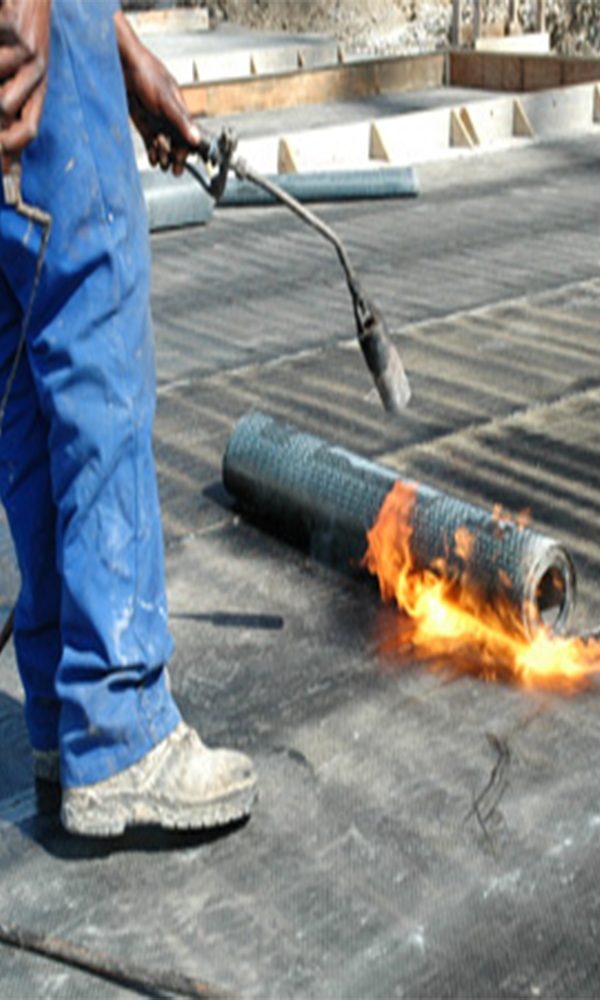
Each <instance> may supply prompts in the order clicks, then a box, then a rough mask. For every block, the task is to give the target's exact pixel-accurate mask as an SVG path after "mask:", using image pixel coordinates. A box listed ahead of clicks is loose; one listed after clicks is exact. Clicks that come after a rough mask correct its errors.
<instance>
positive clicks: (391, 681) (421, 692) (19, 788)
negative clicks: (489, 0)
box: [0, 135, 600, 998]
mask: <svg viewBox="0 0 600 1000" xmlns="http://www.w3.org/2000/svg"><path fill="white" fill-rule="evenodd" d="M599 165H600V144H599V141H598V139H597V138H596V137H595V136H594V135H590V136H588V137H581V138H573V139H569V140H568V141H562V142H557V143H555V144H552V145H548V144H546V145H533V146H530V147H528V148H526V149H522V150H518V151H509V152H504V153H495V154H489V155H481V156H471V157H470V158H465V159H456V160H453V161H452V162H450V161H448V162H444V163H438V164H431V165H429V166H427V167H423V168H421V169H420V171H419V173H420V181H421V194H420V196H419V197H418V198H416V199H410V200H407V199H402V200H398V201H395V202H388V201H386V202H357V203H348V204H343V205H339V204H338V205H335V206H323V207H322V208H321V214H322V216H323V218H324V219H325V220H326V221H327V222H329V223H330V224H332V225H333V226H334V227H335V228H336V230H337V231H338V232H339V234H340V235H341V236H342V237H343V239H344V241H345V242H346V245H347V248H348V251H349V253H350V256H351V258H352V261H353V263H354V265H355V267H356V269H357V271H358V273H359V274H360V276H361V278H362V279H363V280H364V285H365V288H366V289H367V290H368V292H369V293H370V294H371V295H372V296H373V298H374V299H375V300H376V302H377V303H378V304H379V306H380V307H381V309H382V311H383V313H384V315H385V316H386V319H387V322H388V326H389V327H390V329H391V330H392V331H394V333H395V340H396V343H397V345H398V347H399V349H400V351H401V354H402V357H403V359H404V361H405V364H406V367H407V369H408V372H409V374H410V377H411V382H412V387H413V394H414V395H413V400H412V403H411V406H410V409H409V411H408V412H407V413H406V415H405V416H402V417H401V418H395V419H391V418H389V417H387V416H386V415H385V414H384V412H383V410H382V408H381V406H380V404H379V401H378V399H377V398H376V397H375V394H374V391H373V388H372V383H371V380H370V377H369V375H368V372H367V370H366V368H365V366H364V363H363V361H362V358H361V355H360V353H359V350H358V347H357V346H356V343H355V337H354V332H353V317H352V313H351V308H350V300H349V297H348V294H347V291H346V288H345V285H344V281H343V276H342V272H341V270H340V268H339V264H338V262H337V260H336V258H335V255H334V254H333V252H332V251H331V249H330V248H328V247H327V246H326V245H325V244H324V243H322V241H320V240H319V239H318V237H316V236H314V235H313V234H312V232H311V231H309V230H308V229H306V228H303V227H302V226H301V224H300V223H298V222H297V221H296V220H295V219H294V218H292V216H291V215H289V214H287V213H285V212H284V211H282V210H279V209H235V210H234V209H230V210H225V209H223V210H220V211H217V213H216V214H215V217H214V219H213V220H212V222H211V223H210V224H209V225H208V226H206V227H203V228H199V229H195V230H181V231H177V232H173V233H167V234H161V235H158V236H155V237H154V238H153V260H154V277H153V308H154V318H155V327H156V346H157V366H158V387H159V397H158V411H157V421H156V457H157V464H158V470H159V477H160V489H161V496H162V502H163V515H164V526H165V535H166V541H167V570H168V581H169V600H170V606H171V614H172V629H173V634H174V638H175V642H176V654H175V657H174V659H173V663H172V667H171V673H172V682H173V688H174V691H175V694H176V696H177V698H178V701H179V703H180V705H181V707H182V710H183V712H184V715H185V717H186V718H187V720H188V721H189V722H191V723H192V724H194V725H196V726H198V728H199V730H200V731H201V733H202V735H203V737H204V738H205V739H206V741H207V742H209V743H212V744H214V743H217V742H222V743H227V744H230V745H236V746H238V747H240V748H241V749H243V750H245V751H247V752H249V753H251V754H252V756H253V757H254V759H255V761H256V764H257V767H258V770H259V773H260V781H261V797H260V799H259V801H258V804H257V806H256V809H255V813H254V815H253V817H252V819H251V821H250V822H249V823H248V824H247V825H246V826H245V827H243V828H242V829H239V830H237V831H235V832H233V833H231V834H230V835H228V836H222V837H216V838H207V837H197V836H191V835H190V836H178V837H176V838H174V839H173V838H171V839H167V838H164V837H162V836H160V835H157V834H152V833H147V834H146V833H145V834H141V833H136V834H135V835H134V834H131V835H128V836H127V837H126V839H125V841H124V842H120V843H119V842H108V843H101V844H94V843H91V844H86V843H83V842H78V841H74V840H72V839H70V838H69V837H68V836H67V835H66V834H64V833H63V832H62V831H61V828H60V825H59V822H58V819H57V817H56V815H55V813H52V812H49V813H44V814H41V815H40V814H38V813H36V801H35V795H34V789H33V784H32V781H31V778H30V775H29V767H30V763H29V758H28V751H27V739H26V734H25V728H24V724H23V721H22V715H21V702H22V695H21V692H20V688H19V684H18V680H17V678H16V670H15V666H14V657H13V653H12V649H11V648H9V649H7V650H6V651H5V652H4V653H3V655H2V661H3V668H2V674H1V681H0V719H1V720H2V725H1V726H0V741H1V746H0V753H1V754H2V760H3V765H2V776H1V778H0V885H1V888H2V892H1V898H2V904H1V906H0V922H1V921H3V920H4V921H10V922H12V923H15V924H20V925H24V926H27V927H30V928H32V929H34V930H36V931H38V932H44V933H52V934H54V935H56V936H58V937H62V938H65V939H68V940H70V941H72V942H75V943H77V944H82V945H85V946H87V947H89V948H93V949H97V950H100V951H103V952H105V953H108V954H112V955H115V956H119V957H122V958H128V959H130V960H135V961H136V962H138V963H146V964H147V966H148V967H151V968H152V967H154V968H156V967H168V968H177V969H179V970H180V971H181V972H185V973H187V974H188V975H192V976H194V977H196V978H197V979H199V980H209V981H211V982H214V983H216V984H218V985H219V986H221V987H222V988H224V989H228V990H231V991H233V992H234V993H237V994H238V995H241V996H244V997H282V998H283V997H296V998H299V997H392V996H423V997H424V996H428V997H429V996H430V997H445V996H448V997H450V996H463V997H498V996H505V997H514V996H528V997H529V996H553V997H569V996H575V995H578V996H583V995H595V994H596V993H597V992H598V988H599V986H600V969H599V959H598V955H599V953H600V940H599V938H600V930H599V926H600V925H599V913H600V869H599V867H598V864H597V856H598V846H599V842H600V841H599V838H600V807H599V805H598V787H599V782H598V778H597V774H598V773H599V770H600V727H599V726H598V707H599V706H598V693H597V691H596V690H594V689H591V690H588V691H587V692H585V693H583V694H579V695H577V696H571V697H566V696H564V695H561V694H557V693H549V692H547V691H545V692H543V691H542V692H535V691H531V690H523V689H521V688H519V687H518V686H510V685H506V684H489V683H485V682H483V681H482V680H480V679H478V678H477V677H476V676H464V677H462V678H459V679H456V677H455V674H454V671H453V670H451V669H450V668H449V666H448V665H446V666H443V665H442V666H441V667H440V665H439V664H435V663H430V662H418V661H417V659H416V658H415V657H413V656H412V655H411V652H410V650H404V652H402V651H400V652H396V653H393V654H390V653H389V652H388V653H386V652H385V646H386V638H388V637H389V635H390V634H391V633H393V630H394V625H395V614H394V612H393V611H392V610H391V609H389V608H383V607H382V606H381V604H380V602H379V598H378V596H377V593H376V591H375V589H374V588H373V587H370V586H369V585H368V584H366V585H365V584H361V583H358V582H357V581H356V580H354V579H352V578H349V577H346V576H345V575H343V574H341V573H339V572H336V571H334V570H332V569H329V568H328V567H326V566H323V565H320V564H318V563H316V562H314V561H311V560H310V559H309V558H308V557H307V556H306V554H305V553H303V552H300V551H297V550H295V549H293V548H291V547H289V546H286V545H285V544H284V543H283V542H281V541H278V540H276V539H275V538H272V537H270V536H269V535H267V534H265V533H264V532H261V531H260V530H259V529H258V528H257V527H254V526H252V525H250V524H248V523H246V522H245V521H244V519H243V518H240V517H239V515H238V514H237V513H236V511H235V510H234V509H232V505H231V501H230V500H229V498H228V497H227V496H226V494H225V493H224V491H223V488H222V487H221V485H220V463H221V457H222V454H223V450H224V447H225V444H226V442H227V439H228V436H229V434H230V432H231V430H232V429H233V426H234V424H235V421H236V420H237V418H238V417H239V416H241V415H242V414H243V413H244V412H246V411H247V410H248V409H251V408H260V409H263V410H266V411H267V412H269V413H271V414H273V415H275V416H279V417H283V418H285V419H288V420H290V421H292V422H293V423H295V424H296V425H298V426H299V427H301V428H303V429H305V430H310V431H315V432H317V433H319V434H320V435H322V436H324V437H326V438H328V439H329V440H331V441H335V442H338V443H340V444H343V445H344V446H346V447H348V448H351V449H353V450H355V451H357V452H359V453H361V454H364V455H366V456H369V457H372V458H376V459H380V460H382V461H385V462H388V463H390V464H392V465H394V466H395V467H396V468H399V469H401V470H403V471H405V472H407V473H408V474H410V475H411V476H416V477H419V478H421V479H423V480H424V481H426V482H431V483H432V484H433V485H435V486H438V487H441V488H444V489H447V490H449V491H451V492H455V493H457V494H459V495H461V496H464V497H466V498H468V499H471V500H474V501H476V502H478V503H484V504H486V505H488V506H491V505H493V504H494V503H497V502H499V503H501V504H503V506H504V507H505V508H507V509H508V510H509V511H513V512H518V511H520V510H522V509H523V508H530V510H531V514H532V519H533V523H534V525H535V526H536V527H539V528H541V529H542V530H544V531H547V532H548V533H550V534H552V535H554V536H555V537H557V538H559V539H560V540H561V541H563V542H564V543H565V544H566V545H567V547H568V548H569V549H570V551H571V552H572V554H573V556H574V558H575V561H576V565H577V569H578V575H579V584H580V586H579V601H578V612H577V621H576V624H577V625H579V626H581V627H586V626H588V625H590V624H593V623H594V622H596V621H598V619H599V618H600V598H599V597H598V577H599V567H600V547H599V543H598V525H599V523H600V492H599V489H598V487H599V486H600V472H599V471H598V470H599V458H600V441H599V434H598V425H599V419H598V418H599V414H600V367H599V360H600V338H599V334H598V329H599V320H598V317H599V314H600V277H599V270H598V268H599V262H600V224H599V219H600V185H599V184H598V177H599ZM4 562H5V563H6V572H5V575H4V580H5V591H6V593H5V600H6V601H7V602H9V601H10V599H11V597H12V596H13V592H14V583H15V579H14V570H13V571H11V568H10V565H9V561H8V558H7V557H5V559H4ZM11 588H12V589H11ZM475 805H477V808H474V806H475ZM0 993H1V994H2V995H4V996H20V995H23V996H24V995H27V996H36V997H37V996H39V997H50V996H61V997H75V996H100V995H102V996H117V995H119V996H125V995H128V993H127V990H126V989H125V988H120V987H113V986H109V985H106V984H104V983H102V982H100V981H98V980H97V979H92V978H91V977H87V976H84V975H83V974H82V973H79V972H74V971H71V970H69V969H66V968H65V967H61V966H59V965H57V964H55V963H51V962H48V961H46V960H44V959H41V958H36V957H32V956H27V955H24V954H23V953H19V952H16V951H12V950H9V949H2V950H1V951H0Z"/></svg>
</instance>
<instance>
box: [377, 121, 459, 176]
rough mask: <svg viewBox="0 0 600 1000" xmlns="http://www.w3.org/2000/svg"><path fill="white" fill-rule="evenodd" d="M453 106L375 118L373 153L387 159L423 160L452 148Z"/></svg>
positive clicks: (399, 162)
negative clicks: (451, 115) (451, 118)
mask: <svg viewBox="0 0 600 1000" xmlns="http://www.w3.org/2000/svg"><path fill="white" fill-rule="evenodd" d="M450 114H451V109H450V108H441V109H439V110H435V111H416V112H414V113H413V114H407V115H395V116H393V117H392V118H381V119H378V120H377V121H376V122H373V124H372V126H371V137H370V155H371V157H373V158H374V159H381V160H384V161H386V162H388V163H395V164H399V165H401V164H409V163H415V162H419V161H421V162H423V161H424V160H428V159H432V158H433V157H436V156H439V155H440V154H441V153H443V152H445V151H447V150H448V149H450V141H451V120H450Z"/></svg>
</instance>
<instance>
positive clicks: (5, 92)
mask: <svg viewBox="0 0 600 1000" xmlns="http://www.w3.org/2000/svg"><path fill="white" fill-rule="evenodd" d="M45 77H46V63H45V61H44V59H43V58H42V57H41V56H40V57H38V58H37V59H31V60H30V61H29V62H26V63H25V64H24V65H23V66H21V68H20V69H19V70H17V72H16V73H15V74H14V75H13V76H12V77H11V78H10V79H9V80H8V82H7V83H5V84H4V86H3V87H0V116H1V117H2V118H3V119H4V120H5V121H6V120H7V119H8V120H10V119H12V118H17V116H18V115H19V114H20V113H21V111H22V109H23V108H24V106H25V105H26V104H27V101H28V100H29V99H30V97H31V96H32V94H33V93H34V91H35V90H36V89H37V88H38V87H39V86H40V85H41V84H42V83H43V81H44V80H45Z"/></svg>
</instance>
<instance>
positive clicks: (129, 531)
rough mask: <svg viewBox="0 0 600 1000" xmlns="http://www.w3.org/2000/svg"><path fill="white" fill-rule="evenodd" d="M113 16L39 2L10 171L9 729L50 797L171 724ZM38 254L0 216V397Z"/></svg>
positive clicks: (16, 255) (105, 770) (19, 246)
mask: <svg viewBox="0 0 600 1000" xmlns="http://www.w3.org/2000/svg"><path fill="white" fill-rule="evenodd" d="M114 9H115V7H114V5H113V4H112V3H107V2H102V0H100V2H91V0H54V3H53V10H52V34H51V49H50V63H49V83H48V91H47V96H46V101H45V105H44V111H43V116H42V121H41V125H40V132H39V135H38V137H37V138H36V140H35V141H34V142H33V143H31V144H30V145H29V146H28V147H27V148H26V149H25V151H24V154H23V174H22V190H23V197H24V200H25V201H26V202H29V203H31V204H32V205H36V206H39V207H41V208H42V209H44V210H46V211H48V212H50V213H51V215H52V220H53V224H52V231H51V236H50V241H49V244H48V249H47V252H46V257H45V261H44V266H43V271H42V275H41V281H40V285H39V289H38V292H37V295H36V298H35V303H34V309H33V313H32V319H31V325H30V329H29V333H28V337H27V344H26V349H25V352H24V355H23V357H22V359H21V362H20V364H19V367H18V371H17V376H16V380H15V383H14V385H13V387H12V390H11V393H10V397H9V401H8V407H7V410H6V414H5V418H4V423H3V426H2V428H1V432H0V496H1V499H2V502H3V504H4V506H5V509H6V512H7V515H8V519H9V523H10V529H11V534H12V537H13V541H14V544H15V549H16V553H17V559H18V563H19V568H20V573H21V581H22V586H21V590H20V594H19V598H18V603H17V608H16V615H15V625H14V641H15V649H16V655H17V662H18V665H19V670H20V674H21V678H22V682H23V686H24V689H25V714H26V721H27V725H28V729H29V734H30V738H31V743H32V746H33V747H34V748H35V749H38V750H48V749H54V748H56V747H58V746H59V745H60V749H61V780H62V783H63V785H65V786H70V785H80V784H89V783H94V782H97V781H100V780H103V779H104V778H107V777H109V776H110V775H112V774H114V773H116V772H117V771H120V770H122V769H124V768H126V767H128V766H129V765H131V764H133V763H135V762H136V761H138V760H139V759H140V758H141V757H142V756H144V755H145V754H146V753H147V752H148V751H149V750H150V749H151V748H152V747H153V746H154V745H155V744H156V743H157V742H159V741H160V740H162V739H163V738H165V737H166V736H167V735H168V734H169V733H170V732H171V731H172V730H173V729H174V728H175V726H176V725H177V723H178V722H179V720H180V717H179V713H178V711H177V708H176V706H175V705H174V703H173V701H172V699H171V697H170V695H169V693H168V690H167V686H166V683H165V671H164V665H165V664H166V662H167V660H168V658H169V656H170V654H171V651H172V643H171V638H170V635H169V631H168V625H167V610H166V599H165V586H164V566H163V548H162V529H161V520H160V511H159V503H158V495H157V487H156V475H155V468H154V461H153V456H152V450H151V435H152V422H153V416H154V406H155V383H154V355H153V339H152V327H151V320H150V314H149V275H150V261H149V243H148V235H147V227H146V219H145V213H144V206H143V199H142V194H141V189H140V185H139V181H138V176H137V170H136V164H135V160H134V154H133V148H132V143H131V137H130V127H129V120H128V112H127V102H126V95H125V91H124V85H123V78H122V73H121V67H120V63H119V57H118V52H117V47H116V39H115V33H114V26H113V12H114ZM1 197H2V195H1V193H0V199H1ZM40 240H41V234H40V231H39V227H37V226H35V225H33V224H31V223H28V222H27V221H26V220H24V219H23V218H21V217H20V216H19V215H17V214H16V213H15V212H14V210H12V209H10V208H8V207H6V206H5V205H4V204H3V203H0V396H1V394H2V392H3V389H4V386H5V384H6V380H7V377H8V373H9V370H10V366H11V362H12V359H13V357H14V354H15V351H16V349H17V344H18V341H19V336H20V330H21V323H22V316H23V312H24V309H25V308H26V305H27V302H28V300H29V295H30V291H31V285H32V281H33V278H34V273H35V269H36V260H37V255H38V251H39V247H40Z"/></svg>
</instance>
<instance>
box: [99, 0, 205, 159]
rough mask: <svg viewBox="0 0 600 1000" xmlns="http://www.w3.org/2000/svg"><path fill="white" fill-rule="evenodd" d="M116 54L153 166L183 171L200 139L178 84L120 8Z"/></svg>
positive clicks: (131, 106)
mask: <svg viewBox="0 0 600 1000" xmlns="http://www.w3.org/2000/svg"><path fill="white" fill-rule="evenodd" d="M115 28H116V32H117V42H118V46H119V55H120V57H121V65H122V67H123V76H124V78H125V87H126V88H127V98H128V101H129V112H130V114H131V117H132V119H133V121H134V123H135V125H136V127H137V129H138V131H139V132H140V135H141V136H142V139H143V140H144V142H145V144H146V149H147V150H148V159H149V160H150V163H151V164H152V166H153V167H154V166H156V165H157V164H160V166H161V167H162V168H163V170H168V169H169V167H172V168H173V173H174V174H176V175H179V174H181V173H183V165H184V163H185V160H186V157H187V156H188V154H189V153H190V152H191V151H192V150H194V149H196V148H197V147H198V145H199V143H200V140H201V133H200V129H199V128H198V127H197V125H195V124H194V122H193V120H192V118H191V117H190V115H189V114H188V111H187V108H186V106H185V103H184V100H183V95H182V93H181V90H180V89H179V86H178V84H177V83H176V81H175V80H174V79H173V77H172V76H171V74H170V73H169V71H168V70H167V69H166V68H165V66H163V64H162V63H161V62H160V60H159V59H157V58H156V56H154V55H152V53H151V52H150V51H149V50H148V49H147V48H146V46H145V45H143V44H142V42H140V40H139V38H138V37H137V35H136V34H135V32H134V30H133V28H132V27H131V25H130V24H129V23H128V21H127V19H126V17H125V15H124V14H123V13H122V11H118V12H117V13H116V14H115Z"/></svg>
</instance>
